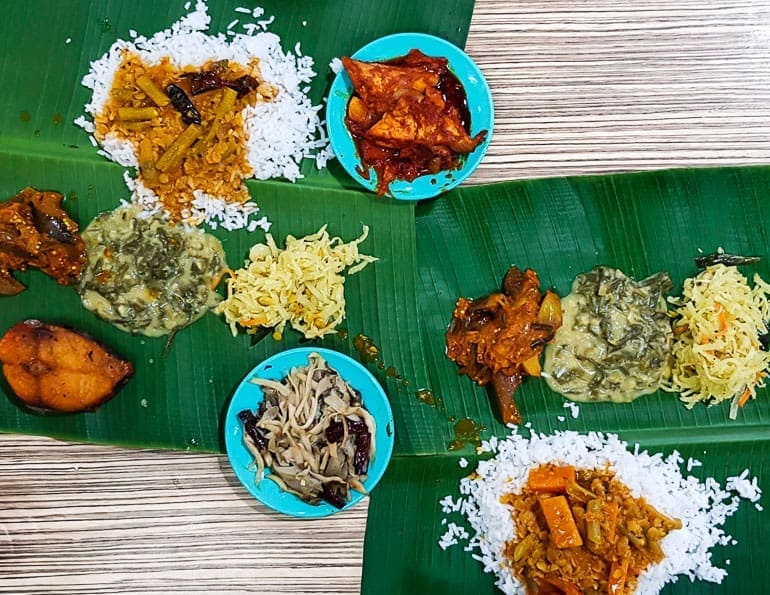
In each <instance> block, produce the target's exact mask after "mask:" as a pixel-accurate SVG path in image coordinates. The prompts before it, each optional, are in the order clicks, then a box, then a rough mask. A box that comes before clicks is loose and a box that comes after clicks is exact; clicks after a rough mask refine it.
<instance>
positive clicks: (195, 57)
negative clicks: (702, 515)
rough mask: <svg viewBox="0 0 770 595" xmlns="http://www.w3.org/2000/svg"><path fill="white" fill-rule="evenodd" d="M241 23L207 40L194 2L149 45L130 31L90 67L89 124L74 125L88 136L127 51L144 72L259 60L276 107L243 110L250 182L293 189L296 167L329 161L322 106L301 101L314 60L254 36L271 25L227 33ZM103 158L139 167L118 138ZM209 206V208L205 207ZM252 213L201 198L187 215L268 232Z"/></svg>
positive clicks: (107, 143) (203, 17) (249, 13)
mask: <svg viewBox="0 0 770 595" xmlns="http://www.w3.org/2000/svg"><path fill="white" fill-rule="evenodd" d="M189 5H190V3H189V2H188V3H186V4H185V10H188V9H189ZM235 12H236V13H238V15H239V16H240V17H243V15H246V18H249V17H250V18H253V19H260V17H262V16H263V15H264V9H262V8H259V7H256V8H254V9H250V8H245V7H238V8H236V9H235ZM239 20H240V19H236V20H233V21H232V22H231V23H230V24H229V25H228V27H227V28H228V31H227V33H228V35H225V34H223V33H218V34H207V33H206V32H207V31H208V27H209V24H210V22H211V17H210V16H209V14H208V7H207V5H206V2H204V1H202V0H198V1H197V2H196V3H195V8H194V10H193V11H192V12H190V13H188V14H186V15H185V16H183V17H182V18H181V19H180V20H179V21H177V22H176V23H173V24H172V25H171V27H170V28H169V29H166V30H164V31H159V32H158V33H155V34H154V35H152V36H151V37H149V38H148V37H145V36H144V35H135V33H136V32H135V31H133V30H132V31H131V37H132V40H131V41H126V40H122V39H119V40H117V41H116V42H115V43H113V44H112V46H111V47H110V49H109V50H108V51H107V53H106V54H104V55H103V56H102V57H101V58H99V59H98V60H94V61H93V62H91V67H90V70H89V72H88V74H86V75H85V77H83V81H82V84H83V85H84V86H85V87H88V88H89V89H91V90H92V91H93V93H92V96H91V101H90V102H89V103H87V104H86V105H85V112H86V114H87V115H88V117H83V116H81V117H79V118H77V119H76V120H75V124H77V125H79V126H81V127H82V128H83V129H84V130H86V132H88V133H89V134H91V135H93V132H94V124H93V118H94V117H95V116H96V115H97V114H98V113H99V112H101V111H102V109H103V108H104V105H105V103H106V102H107V101H108V99H109V93H110V88H111V86H112V81H113V79H114V76H115V72H116V70H117V68H118V66H119V65H120V62H121V59H122V56H123V51H124V50H129V51H131V52H134V53H136V54H138V55H139V56H140V57H141V59H142V60H143V61H144V62H145V63H147V64H157V63H159V62H160V61H161V59H162V58H164V57H168V59H169V60H170V62H171V63H172V64H173V65H175V66H176V67H178V68H182V67H184V66H201V65H203V64H204V63H206V62H207V61H209V60H222V59H226V60H230V61H234V62H237V63H239V64H242V65H246V64H248V63H249V61H250V60H251V59H252V58H259V60H260V69H261V72H262V76H263V78H264V79H265V81H266V82H268V83H270V84H271V85H274V86H275V87H277V88H278V90H279V92H278V96H277V98H276V99H275V100H274V101H272V102H266V103H260V104H258V105H256V106H248V107H246V108H245V109H244V111H243V119H244V125H245V128H246V133H247V137H248V144H249V146H248V151H247V159H248V162H249V165H250V166H251V167H252V168H253V174H252V175H253V177H254V178H257V179H260V180H264V179H268V178H278V177H282V178H286V179H288V180H290V181H292V182H294V181H296V180H297V179H299V178H301V177H302V174H301V172H300V164H301V162H302V160H303V159H306V158H311V159H315V162H316V166H317V167H319V168H320V167H323V166H325V165H326V161H327V160H328V159H330V158H331V157H332V156H333V154H332V153H331V152H330V148H329V146H328V144H329V143H328V139H327V138H326V135H325V133H324V130H323V125H322V122H321V119H320V118H319V115H318V112H319V111H320V109H321V106H314V105H312V103H311V101H310V99H309V98H308V97H307V95H306V92H307V90H308V89H309V84H310V82H311V81H312V80H313V78H314V77H315V75H316V73H315V71H314V70H313V65H314V64H313V58H312V57H310V56H305V55H303V54H302V53H301V52H300V51H299V44H297V46H296V48H295V49H296V51H295V52H294V53H292V52H291V51H284V50H283V49H282V48H281V40H280V38H279V37H278V36H277V35H275V34H273V33H267V32H260V31H258V30H259V29H266V28H267V26H268V25H270V24H271V23H272V22H273V18H272V17H271V18H267V19H260V20H258V21H257V22H256V23H246V24H244V25H243V27H244V29H245V31H246V33H236V32H234V31H232V28H233V27H235V26H236V25H237V24H238V22H239ZM92 142H94V140H93V137H92ZM100 153H101V154H103V155H104V156H105V157H107V158H108V159H110V160H112V161H115V162H117V163H119V164H120V165H122V166H124V167H133V168H135V167H137V165H138V164H137V157H136V155H135V154H134V148H133V146H132V145H131V143H130V142H127V141H125V140H121V139H119V138H117V137H116V136H115V135H108V136H107V138H105V139H104V141H103V142H102V146H101V151H100ZM129 188H130V189H132V188H131V187H129ZM144 191H145V196H144V198H143V199H141V200H139V197H136V196H134V197H132V200H135V202H139V203H140V204H145V203H147V202H148V200H147V196H146V193H150V194H152V192H151V191H150V190H148V189H147V188H145V189H144ZM209 201H212V204H207V203H208V202H209ZM149 202H151V203H152V205H153V208H155V207H156V205H157V204H158V199H157V197H156V198H155V201H154V202H152V201H149ZM225 206H226V208H225ZM257 211H258V208H257V207H256V205H254V203H252V202H247V203H245V204H243V205H241V204H233V203H226V201H224V200H223V198H222V197H211V196H207V195H205V194H203V193H201V194H200V196H197V197H196V201H195V203H194V205H193V207H192V208H191V210H190V213H189V214H188V215H189V217H191V218H192V219H196V218H198V217H203V219H202V221H203V222H205V223H207V224H210V225H211V224H214V225H219V226H221V227H224V228H226V229H238V228H240V227H245V228H247V229H250V228H254V229H256V228H264V227H265V225H266V224H265V223H264V222H263V220H262V219H260V220H259V223H258V224H257V225H256V226H252V225H250V223H251V221H250V217H253V216H254V215H255V214H256V212H257ZM264 221H266V220H264Z"/></svg>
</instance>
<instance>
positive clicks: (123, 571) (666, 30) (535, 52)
mask: <svg viewBox="0 0 770 595" xmlns="http://www.w3.org/2000/svg"><path fill="white" fill-rule="evenodd" d="M467 48H468V52H469V53H470V54H471V56H472V57H473V58H474V59H475V60H477V62H478V63H479V65H480V66H481V68H482V70H483V71H484V73H485V75H486V76H487V78H488V80H489V82H490V85H491V87H492V90H493V95H494V99H495V106H496V123H495V134H494V138H493V142H492V145H491V147H490V151H489V154H488V156H487V158H486V160H485V161H484V162H483V163H482V165H481V167H480V169H479V170H478V172H477V173H476V175H475V176H474V177H473V180H472V181H473V182H475V183H482V182H490V181H500V180H508V179H515V178H531V177H539V176H560V175H566V174H588V173H600V172H615V171H627V170H639V169H654V168H667V167H678V166H706V165H718V164H748V163H761V162H768V161H769V160H770V83H769V82H768V80H769V79H770V77H768V72H770V0H767V1H762V2H748V1H735V0H723V1H721V2H719V3H707V2H701V1H696V0H680V1H677V2H674V1H673V0H671V1H667V0H652V1H650V2H645V3H640V2H635V1H633V0H602V1H599V0H583V1H571V0H570V1H568V0H537V1H534V0H533V1H524V0H518V1H516V2H513V1H512V0H478V2H477V6H476V11H475V14H474V19H473V23H472V27H471V33H470V38H469V40H468V46H467ZM365 521H366V505H365V504H363V505H359V506H358V507H356V508H353V509H352V510H350V511H348V512H345V513H343V514H341V515H338V516H335V517H333V518H330V519H325V520H320V521H296V520H290V519H287V518H285V517H282V516H279V515H277V514H274V513H271V512H269V511H268V510H267V509H265V508H264V507H262V506H261V505H259V504H257V503H255V502H254V501H253V500H252V499H251V498H250V497H248V496H247V494H246V493H245V491H244V490H243V489H241V488H240V487H239V485H238V484H237V482H236V480H235V478H234V476H233V474H232V472H231V471H230V469H229V467H228V465H227V461H226V459H225V458H224V457H218V456H203V455H196V454H190V453H174V452H158V451H141V452H138V451H129V450H120V449H116V448H111V447H102V446H93V445H75V444H65V443H61V442H57V441H54V440H50V439H46V438H36V437H25V436H11V435H0V593H14V594H24V593H47V592H56V593H69V594H96V593H107V592H110V593H173V592H184V593H193V592H197V593H230V592H232V593H235V592H259V593H313V594H325V593H329V594H331V593H354V592H358V591H359V588H360V578H361V560H362V558H361V552H362V547H363V536H364V527H365Z"/></svg>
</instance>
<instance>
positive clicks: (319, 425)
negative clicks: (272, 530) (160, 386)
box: [238, 353, 375, 508]
mask: <svg viewBox="0 0 770 595" xmlns="http://www.w3.org/2000/svg"><path fill="white" fill-rule="evenodd" d="M251 382H253V383H254V384H258V385H259V386H261V387H262V390H263V391H264V395H265V398H264V400H263V401H262V402H261V403H260V405H259V408H258V410H257V412H256V414H254V413H252V412H251V411H250V410H248V409H246V410H244V411H241V412H240V413H239V414H238V417H239V418H240V420H241V421H242V422H243V424H244V430H245V431H244V441H245V443H246V447H247V448H248V449H249V451H250V452H251V453H252V454H253V455H254V460H255V461H254V462H255V465H256V467H257V479H256V481H257V483H259V482H260V481H261V480H262V478H263V474H264V470H265V468H269V469H270V474H269V475H267V476H266V477H268V478H269V479H272V480H273V481H275V483H277V484H278V485H279V486H280V487H281V489H283V490H286V491H287V492H290V493H292V494H295V495H297V496H299V497H300V498H301V499H302V500H303V501H305V502H307V503H309V504H319V503H320V502H321V501H322V500H325V501H326V502H328V503H329V504H331V505H333V506H335V507H336V508H343V507H344V506H345V504H346V503H347V502H348V492H349V490H350V489H351V488H352V489H354V490H357V491H359V492H362V493H366V488H364V486H363V483H362V482H363V481H365V480H366V477H367V471H368V469H369V461H370V460H371V459H372V458H373V457H374V437H375V422H374V418H373V417H372V416H371V414H370V413H369V412H368V411H367V410H366V409H365V408H364V407H363V403H362V401H361V395H360V393H359V392H358V391H357V390H356V389H354V388H352V387H351V386H350V385H348V384H347V383H346V382H345V381H344V380H343V379H342V377H341V376H340V375H339V374H338V373H337V371H336V370H334V369H332V368H330V367H329V365H328V364H327V362H326V360H324V359H323V357H321V356H320V355H319V354H318V353H311V354H310V356H309V358H308V365H307V366H304V367H298V368H294V369H292V371H291V372H290V373H289V375H288V376H286V377H285V378H284V379H283V380H281V381H280V382H278V381H276V380H269V379H266V378H253V379H252V380H251Z"/></svg>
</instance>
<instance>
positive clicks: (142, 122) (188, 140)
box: [95, 51, 278, 223]
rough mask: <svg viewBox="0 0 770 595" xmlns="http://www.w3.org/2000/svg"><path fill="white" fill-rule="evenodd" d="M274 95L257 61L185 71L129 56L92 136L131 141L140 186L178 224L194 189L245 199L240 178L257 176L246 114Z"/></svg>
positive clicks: (164, 62) (211, 64)
mask: <svg viewBox="0 0 770 595" xmlns="http://www.w3.org/2000/svg"><path fill="white" fill-rule="evenodd" d="M277 93H278V90H277V89H276V88H275V87H273V86H272V85H269V84H267V83H265V82H264V81H263V80H262V77H261V75H260V71H259V62H258V60H253V61H252V62H251V63H250V64H249V65H248V66H246V67H244V66H242V65H239V64H236V63H234V62H228V61H227V60H222V61H217V62H213V61H210V62H207V63H206V64H204V65H203V66H202V67H200V68H199V69H194V68H192V67H185V68H181V69H180V68H177V67H176V66H174V65H173V64H171V62H170V61H169V59H168V58H164V59H162V60H161V61H160V63H158V64H155V65H148V64H145V63H144V62H143V61H142V59H141V58H140V57H139V56H137V55H136V54H133V53H131V52H128V51H127V52H125V53H124V56H123V61H122V62H121V64H120V67H119V68H118V71H117V73H116V75H115V80H114V82H113V84H112V89H111V92H110V99H109V101H108V102H107V104H106V105H105V107H104V110H103V111H102V112H101V113H100V114H98V115H97V117H96V118H95V125H96V131H95V137H96V139H97V140H98V141H99V142H100V143H102V144H103V143H104V141H105V139H108V138H109V137H111V136H114V137H116V138H117V139H120V140H128V141H129V142H130V143H131V144H132V145H133V148H134V154H135V155H136V158H137V161H138V164H139V174H140V180H141V182H142V183H143V184H144V185H145V186H146V187H147V188H149V189H150V190H152V191H153V192H154V193H155V194H156V195H157V196H158V197H159V198H160V200H161V202H162V203H163V206H164V207H165V208H166V210H167V211H168V212H169V213H170V214H171V216H172V217H173V218H174V219H186V218H187V216H186V212H185V208H186V207H188V206H189V205H190V203H192V201H193V200H194V199H195V194H194V191H200V192H203V193H205V194H206V195H209V196H215V197H219V198H223V199H225V200H226V201H227V202H245V201H246V200H248V198H249V193H248V190H247V189H246V187H245V186H244V184H243V179H244V178H247V177H249V176H250V175H251V174H252V172H253V170H252V167H251V166H250V165H249V162H248V159H247V143H246V140H247V132H246V130H245V129H244V125H243V118H242V116H241V112H242V110H243V109H244V107H246V106H247V105H255V104H256V103H257V102H261V101H271V100H272V99H274V98H275V97H276V95H277ZM188 222H191V223H195V222H194V221H188Z"/></svg>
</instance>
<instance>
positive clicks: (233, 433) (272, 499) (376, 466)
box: [224, 347, 394, 518]
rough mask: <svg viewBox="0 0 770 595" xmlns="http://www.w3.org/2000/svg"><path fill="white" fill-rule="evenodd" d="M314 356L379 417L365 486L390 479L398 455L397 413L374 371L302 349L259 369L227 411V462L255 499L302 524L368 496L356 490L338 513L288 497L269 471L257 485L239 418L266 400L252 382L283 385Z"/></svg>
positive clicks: (351, 361)
mask: <svg viewBox="0 0 770 595" xmlns="http://www.w3.org/2000/svg"><path fill="white" fill-rule="evenodd" d="M311 353H318V354H320V355H321V357H323V358H324V359H325V360H326V361H327V362H328V364H329V366H330V367H332V368H334V369H335V370H337V372H339V374H340V376H341V377H342V378H343V379H344V380H345V382H347V383H348V384H350V385H351V386H352V387H353V388H355V389H357V390H358V391H359V392H360V393H361V399H362V400H363V403H364V406H365V407H366V409H367V410H368V411H369V413H371V415H372V416H373V417H374V420H375V422H376V428H377V429H376V435H375V441H374V444H375V454H374V457H373V458H372V460H371V461H370V463H369V473H368V476H367V479H366V481H364V482H363V484H364V487H365V488H366V489H367V490H368V491H370V492H371V490H372V489H374V486H375V485H377V482H378V481H380V479H381V478H382V476H383V474H384V473H385V469H386V468H387V466H388V463H389V462H390V456H391V454H393V440H394V438H393V431H394V424H393V412H392V411H391V409H390V403H389V402H388V398H387V397H386V396H385V391H383V390H382V387H381V386H380V384H379V383H378V382H377V380H376V379H375V378H374V376H372V374H371V372H369V370H367V369H366V368H365V367H364V366H363V365H361V364H360V363H359V362H357V361H356V360H354V359H352V358H350V357H348V356H347V355H344V354H342V353H338V352H336V351H332V350H331V349H322V348H318V347H316V348H312V347H298V348H296V349H289V350H287V351H283V352H281V353H277V354H276V355H273V356H271V357H269V358H267V359H266V360H265V361H263V362H262V363H261V364H259V365H258V366H256V367H255V368H253V369H252V370H251V372H249V373H248V374H247V375H246V377H245V378H244V379H243V380H242V381H241V383H240V385H238V388H237V389H235V394H234V395H233V398H232V400H231V401H230V405H229V407H228V408H227V415H226V417H225V427H224V433H225V447H226V449H227V456H228V457H229V459H230V465H231V466H232V468H233V471H235V475H236V476H237V477H238V479H239V480H240V482H241V483H242V484H243V486H244V487H245V488H246V489H247V490H248V491H249V492H250V493H251V495H252V496H254V497H255V498H256V499H257V500H259V501H260V502H262V503H263V504H265V505H267V506H269V507H270V508H272V509H274V510H277V511H278V512H283V513H285V514H288V515H291V516H295V517H302V518H318V517H325V516H329V515H331V514H334V513H335V512H340V510H346V509H348V508H350V507H351V506H354V505H355V504H356V503H357V502H359V501H360V500H361V499H362V498H363V497H364V494H362V493H360V492H357V491H355V490H352V489H351V490H350V501H349V502H348V503H347V504H346V505H345V507H344V508H342V509H338V508H335V507H334V506H332V505H331V504H329V503H328V502H323V501H322V502H321V503H320V504H318V505H313V504H308V503H307V502H303V501H302V500H301V499H300V498H299V497H297V496H295V495H294V494H290V493H289V492H285V491H283V490H282V489H281V488H279V487H278V484H276V483H275V482H274V481H272V480H270V479H268V478H267V476H268V475H269V474H270V470H269V469H265V476H264V477H263V478H262V481H261V482H260V483H259V485H257V483H256V470H255V467H254V465H253V462H254V457H252V455H251V453H250V452H249V450H248V449H247V448H246V445H245V444H244V442H243V423H242V422H241V420H239V419H238V413H239V412H240V411H243V410H244V409H250V410H251V411H256V409H257V408H258V407H259V404H260V403H261V402H262V399H264V394H263V392H262V388H261V387H260V386H258V385H256V384H254V383H253V382H250V380H251V379H252V378H255V377H259V378H268V379H271V380H281V379H283V378H284V377H286V375H288V374H289V372H290V371H291V369H292V368H296V367H300V366H307V365H308V356H309V355H310V354H311Z"/></svg>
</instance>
